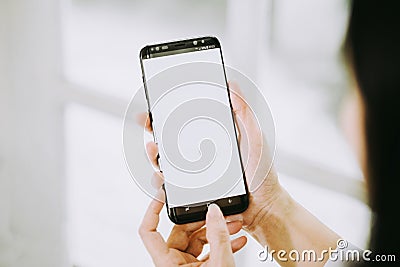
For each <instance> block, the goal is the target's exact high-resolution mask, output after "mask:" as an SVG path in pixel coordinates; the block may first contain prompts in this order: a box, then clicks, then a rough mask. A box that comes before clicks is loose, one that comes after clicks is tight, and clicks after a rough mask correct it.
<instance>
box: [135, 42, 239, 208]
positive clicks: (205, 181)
mask: <svg viewBox="0 0 400 267" xmlns="http://www.w3.org/2000/svg"><path fill="white" fill-rule="evenodd" d="M142 62H143V69H144V74H145V79H146V84H147V97H148V101H149V105H150V110H151V114H152V119H153V122H152V125H153V129H154V135H155V139H156V141H157V142H158V148H159V163H160V169H161V170H162V172H163V175H164V179H165V191H166V195H167V202H168V205H169V207H170V208H173V207H178V206H187V205H191V204H196V203H205V202H208V201H213V200H217V199H221V198H227V197H233V196H238V195H243V194H246V188H245V184H244V179H243V171H242V166H241V161H240V154H239V148H238V146H237V140H236V132H235V124H234V121H233V118H232V113H231V108H230V102H229V95H228V92H227V89H226V87H225V88H223V87H222V88H221V87H219V88H218V87H217V86H212V85H209V84H206V83H192V84H190V85H187V86H184V87H182V88H179V90H170V89H171V88H165V89H160V88H154V86H156V85H154V84H152V83H149V82H148V81H149V79H151V78H152V77H153V76H154V75H156V74H158V73H160V72H162V71H163V70H165V69H167V68H170V67H173V66H177V65H181V64H184V63H193V62H212V63H218V64H220V69H219V70H218V71H217V72H218V74H217V76H218V79H221V80H220V83H219V84H225V76H224V69H223V65H222V57H221V54H220V49H219V48H214V49H208V50H202V51H195V52H187V53H181V54H173V55H167V56H162V57H155V58H149V59H143V61H142ZM158 86H159V85H158ZM160 90H165V94H164V96H163V97H162V98H161V97H159V93H157V95H155V93H154V92H156V91H158V92H159V91H160ZM163 93H164V91H163ZM202 101H203V102H202ZM207 101H209V103H210V104H207V103H208V102H207ZM215 103H217V104H215ZM182 104H185V105H186V108H187V107H190V109H186V111H187V112H185V111H182V112H181V114H180V115H181V116H182V117H184V116H190V114H204V112H208V115H207V116H203V117H201V116H200V117H193V118H190V117H189V118H185V122H184V123H183V124H182V121H180V122H179V119H178V120H176V121H177V122H179V123H178V124H181V125H171V122H170V123H169V124H167V123H166V122H167V121H168V119H169V118H170V117H171V116H172V115H171V114H173V113H174V112H176V111H177V110H179V107H180V106H181V105H182ZM213 105H215V106H216V107H217V108H216V110H218V114H212V112H213V111H212V106H213ZM183 113H185V114H183ZM178 115H179V114H178ZM172 123H174V121H172ZM166 127H168V128H166ZM161 140H162V141H161ZM169 152H171V153H170V154H173V153H177V152H179V155H177V157H171V156H170V155H169ZM203 163H204V164H205V165H204V164H203ZM196 164H197V165H196ZM202 164H203V165H202ZM193 166H194V167H193ZM196 168H197V169H196Z"/></svg>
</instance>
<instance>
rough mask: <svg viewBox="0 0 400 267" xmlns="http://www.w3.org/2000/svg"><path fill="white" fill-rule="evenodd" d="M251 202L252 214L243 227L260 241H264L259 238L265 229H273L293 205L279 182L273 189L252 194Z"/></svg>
mask: <svg viewBox="0 0 400 267" xmlns="http://www.w3.org/2000/svg"><path fill="white" fill-rule="evenodd" d="M252 204H253V206H254V207H253V211H252V213H253V214H254V216H253V218H252V220H251V222H249V223H248V224H247V225H246V226H245V227H244V229H245V230H246V231H247V232H248V233H249V234H251V235H252V236H254V237H255V238H256V239H257V240H258V241H259V242H261V243H264V242H262V240H261V239H263V237H265V236H266V235H267V233H266V231H274V226H278V225H279V224H280V223H281V222H282V220H284V219H285V218H288V216H289V215H290V213H292V212H293V209H294V207H295V202H294V200H293V199H292V197H291V196H290V195H289V194H288V192H287V191H286V190H285V189H284V188H283V187H282V186H281V185H280V184H279V183H277V184H276V185H275V186H274V190H270V191H267V192H262V193H261V194H260V193H259V192H256V193H255V194H254V195H252V196H251V198H250V205H252Z"/></svg>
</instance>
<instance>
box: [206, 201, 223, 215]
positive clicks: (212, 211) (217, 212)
mask: <svg viewBox="0 0 400 267" xmlns="http://www.w3.org/2000/svg"><path fill="white" fill-rule="evenodd" d="M208 213H209V215H210V216H211V217H221V216H222V212H221V210H220V208H219V207H218V205H217V204H214V203H212V204H211V205H210V206H208Z"/></svg>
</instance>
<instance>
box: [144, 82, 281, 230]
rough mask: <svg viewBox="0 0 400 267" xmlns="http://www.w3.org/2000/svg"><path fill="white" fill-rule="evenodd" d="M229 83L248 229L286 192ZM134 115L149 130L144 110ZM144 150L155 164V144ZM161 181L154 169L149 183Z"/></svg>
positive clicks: (253, 123) (250, 117) (243, 104)
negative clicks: (246, 193) (247, 196)
mask: <svg viewBox="0 0 400 267" xmlns="http://www.w3.org/2000/svg"><path fill="white" fill-rule="evenodd" d="M229 87H230V90H231V93H230V96H231V100H232V106H233V112H234V115H235V122H236V125H237V126H238V139H239V143H240V151H241V155H242V159H243V162H244V165H245V174H246V182H247V185H248V188H249V190H250V192H251V194H250V203H249V207H248V209H247V210H246V211H245V212H244V213H243V214H242V220H243V226H244V227H245V229H246V230H247V231H249V232H250V233H252V232H253V231H254V230H255V229H254V227H255V226H256V225H259V223H260V222H262V221H263V220H262V219H263V218H264V217H265V216H266V215H267V214H268V213H269V211H270V210H271V209H272V208H273V206H274V203H275V202H278V201H281V202H285V201H286V199H285V198H287V197H289V196H288V195H287V194H286V192H285V190H283V189H282V188H281V186H280V184H279V182H278V176H277V174H276V172H275V170H274V168H273V166H272V155H271V151H269V147H268V144H267V140H265V138H264V136H263V133H262V131H261V129H260V128H259V125H258V124H257V118H256V117H255V114H253V112H252V109H251V107H249V106H248V104H247V103H246V101H245V99H244V98H243V97H242V95H241V92H240V89H239V87H238V85H237V84H235V83H230V84H229ZM137 119H138V123H139V124H141V125H142V126H144V127H145V129H146V130H147V131H149V132H152V127H151V123H150V120H149V118H148V114H147V113H143V114H141V115H140V116H139V117H138V118H137ZM146 150H147V154H148V157H149V159H150V161H151V162H152V164H153V165H154V166H155V167H156V168H159V166H158V147H157V144H156V143H154V142H149V143H147V147H146ZM163 182H164V180H163V175H162V173H160V172H156V173H154V175H153V177H152V184H153V186H154V187H156V188H160V187H161V186H162V184H163ZM235 218H237V216H235Z"/></svg>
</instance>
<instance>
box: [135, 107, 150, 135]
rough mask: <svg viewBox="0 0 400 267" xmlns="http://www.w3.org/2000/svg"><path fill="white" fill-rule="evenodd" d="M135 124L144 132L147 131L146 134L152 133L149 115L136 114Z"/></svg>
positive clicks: (144, 113) (145, 113)
mask: <svg viewBox="0 0 400 267" xmlns="http://www.w3.org/2000/svg"><path fill="white" fill-rule="evenodd" d="M136 122H137V123H138V124H139V125H140V126H143V127H144V128H145V129H146V131H148V132H152V131H153V127H152V126H151V120H150V116H149V113H147V112H143V113H140V114H138V115H137V116H136Z"/></svg>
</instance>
